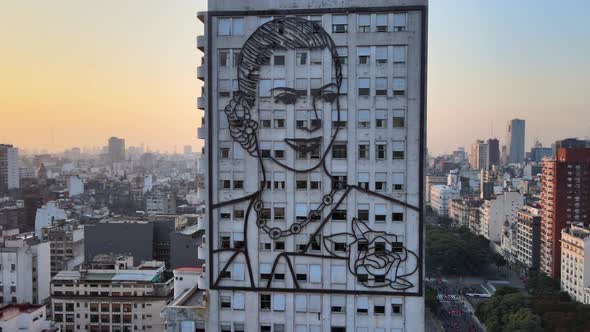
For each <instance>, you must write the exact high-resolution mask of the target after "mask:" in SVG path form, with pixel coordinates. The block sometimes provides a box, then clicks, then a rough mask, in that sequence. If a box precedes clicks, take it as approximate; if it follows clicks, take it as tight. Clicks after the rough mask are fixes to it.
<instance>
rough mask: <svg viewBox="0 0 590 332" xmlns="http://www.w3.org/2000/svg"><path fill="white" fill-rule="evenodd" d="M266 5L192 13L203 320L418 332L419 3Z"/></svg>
mask: <svg viewBox="0 0 590 332" xmlns="http://www.w3.org/2000/svg"><path fill="white" fill-rule="evenodd" d="M271 7H273V8H280V10H269V2H268V1H262V0H251V1H215V0H210V1H209V10H210V11H209V12H207V13H202V14H199V15H198V16H199V18H200V19H201V21H202V22H204V23H205V36H204V37H198V39H197V42H198V45H199V48H200V49H201V50H202V51H204V52H205V54H206V58H205V61H204V65H203V66H202V67H200V68H198V70H197V73H198V77H200V78H201V79H204V83H205V89H204V91H205V93H204V95H203V96H202V97H200V98H199V100H198V101H197V104H198V106H199V107H200V108H201V109H205V116H206V118H207V121H206V123H205V124H204V126H203V127H202V128H201V129H200V133H199V135H200V136H201V137H205V136H206V144H205V152H206V155H207V173H208V174H207V175H208V182H207V190H208V197H207V204H208V209H207V218H208V222H209V226H208V229H207V233H208V234H207V235H208V239H207V241H205V242H204V244H203V246H206V248H205V249H206V250H207V252H208V254H207V262H206V270H207V271H208V279H209V280H208V281H207V283H208V286H209V296H208V299H209V306H210V307H209V319H208V329H210V330H217V329H219V328H220V327H221V330H224V331H229V330H232V329H233V331H244V330H245V331H275V332H276V331H298V332H299V331H332V332H339V331H345V330H347V329H348V330H350V329H355V330H356V331H362V330H364V331H423V330H424V299H423V293H424V285H423V282H422V277H423V268H422V267H423V259H422V257H423V256H422V252H423V224H422V218H421V215H422V212H423V175H424V157H425V144H424V143H425V141H424V138H425V135H424V133H425V132H424V129H425V122H424V119H425V113H426V104H425V86H426V71H425V70H426V68H425V64H426V62H425V61H426V45H427V43H426V32H427V29H426V25H427V20H426V10H427V2H426V1H425V0H410V1H401V0H388V1H385V0H368V1H362V2H358V1H351V0H338V1H337V0H327V1H323V2H322V5H321V6H318V3H317V1H312V0H304V1H301V0H284V1H281V2H280V4H279V3H278V2H276V3H275V5H274V6H271ZM319 7H321V8H319ZM205 249H203V250H202V251H205ZM371 257H375V258H376V257H379V259H378V261H379V263H377V264H375V261H376V260H374V259H372V258H371ZM245 304H247V306H246V305H245Z"/></svg>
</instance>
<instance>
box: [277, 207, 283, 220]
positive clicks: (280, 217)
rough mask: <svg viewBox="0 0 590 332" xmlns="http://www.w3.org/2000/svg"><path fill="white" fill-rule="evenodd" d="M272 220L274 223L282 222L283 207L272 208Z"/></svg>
mask: <svg viewBox="0 0 590 332" xmlns="http://www.w3.org/2000/svg"><path fill="white" fill-rule="evenodd" d="M274 220H275V221H284V220H285V208H284V207H275V208H274Z"/></svg>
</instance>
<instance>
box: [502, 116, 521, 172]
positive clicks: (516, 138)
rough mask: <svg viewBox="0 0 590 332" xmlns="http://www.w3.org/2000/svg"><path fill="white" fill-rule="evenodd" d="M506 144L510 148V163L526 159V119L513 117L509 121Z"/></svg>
mask: <svg viewBox="0 0 590 332" xmlns="http://www.w3.org/2000/svg"><path fill="white" fill-rule="evenodd" d="M506 146H507V148H508V151H507V152H508V162H509V163H521V162H523V161H524V120H521V119H513V120H511V121H510V122H508V135H507V136H506Z"/></svg>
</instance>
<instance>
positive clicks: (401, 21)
mask: <svg viewBox="0 0 590 332" xmlns="http://www.w3.org/2000/svg"><path fill="white" fill-rule="evenodd" d="M406 17H407V15H406V13H396V14H393V31H406Z"/></svg>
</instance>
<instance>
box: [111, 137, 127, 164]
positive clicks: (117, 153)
mask: <svg viewBox="0 0 590 332" xmlns="http://www.w3.org/2000/svg"><path fill="white" fill-rule="evenodd" d="M108 156H109V161H110V162H120V161H124V160H125V139H123V138H118V137H111V138H109V146H108Z"/></svg>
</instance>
